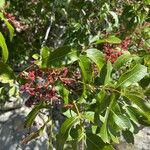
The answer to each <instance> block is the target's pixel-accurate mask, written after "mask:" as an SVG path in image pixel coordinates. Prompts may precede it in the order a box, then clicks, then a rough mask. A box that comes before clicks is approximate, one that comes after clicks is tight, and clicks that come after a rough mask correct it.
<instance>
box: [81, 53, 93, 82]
mask: <svg viewBox="0 0 150 150" xmlns="http://www.w3.org/2000/svg"><path fill="white" fill-rule="evenodd" d="M79 66H80V68H81V71H82V75H83V80H84V82H85V83H90V82H91V80H92V75H93V71H92V63H91V61H90V60H89V58H88V57H87V56H84V55H81V56H80V57H79Z"/></svg>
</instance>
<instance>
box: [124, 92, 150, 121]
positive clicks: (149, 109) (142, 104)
mask: <svg viewBox="0 0 150 150" xmlns="http://www.w3.org/2000/svg"><path fill="white" fill-rule="evenodd" d="M123 95H124V96H125V97H126V98H128V99H129V100H130V101H132V102H133V103H134V104H136V105H137V106H138V107H139V108H140V109H141V110H142V111H143V112H145V114H146V116H147V117H148V119H149V121H150V103H149V102H148V101H146V100H145V99H144V98H143V97H142V96H141V95H139V93H138V92H125V93H124V94H123Z"/></svg>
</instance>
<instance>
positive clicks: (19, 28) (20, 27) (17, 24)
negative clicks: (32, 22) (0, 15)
mask: <svg viewBox="0 0 150 150" xmlns="http://www.w3.org/2000/svg"><path fill="white" fill-rule="evenodd" d="M4 15H5V17H6V18H7V20H8V21H9V22H10V23H11V24H12V25H13V26H14V27H15V28H16V30H17V31H22V30H26V29H27V28H28V25H25V24H23V23H21V22H20V21H17V20H16V17H15V16H14V15H13V14H11V13H7V12H5V13H4Z"/></svg>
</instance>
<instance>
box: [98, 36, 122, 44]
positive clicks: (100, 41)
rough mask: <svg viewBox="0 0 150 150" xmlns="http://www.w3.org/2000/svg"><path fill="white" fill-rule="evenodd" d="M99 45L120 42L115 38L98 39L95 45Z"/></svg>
mask: <svg viewBox="0 0 150 150" xmlns="http://www.w3.org/2000/svg"><path fill="white" fill-rule="evenodd" d="M100 43H111V44H120V43H121V40H120V39H119V38H117V37H116V36H109V37H108V38H106V39H100V40H97V41H96V44H100Z"/></svg>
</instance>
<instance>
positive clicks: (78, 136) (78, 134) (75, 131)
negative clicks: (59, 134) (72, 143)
mask: <svg viewBox="0 0 150 150" xmlns="http://www.w3.org/2000/svg"><path fill="white" fill-rule="evenodd" d="M70 136H71V137H72V138H73V139H74V140H77V141H78V142H79V141H81V140H82V139H83V137H84V136H85V133H84V130H83V129H82V127H81V126H80V125H77V126H76V128H72V129H71V130H70Z"/></svg>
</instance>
